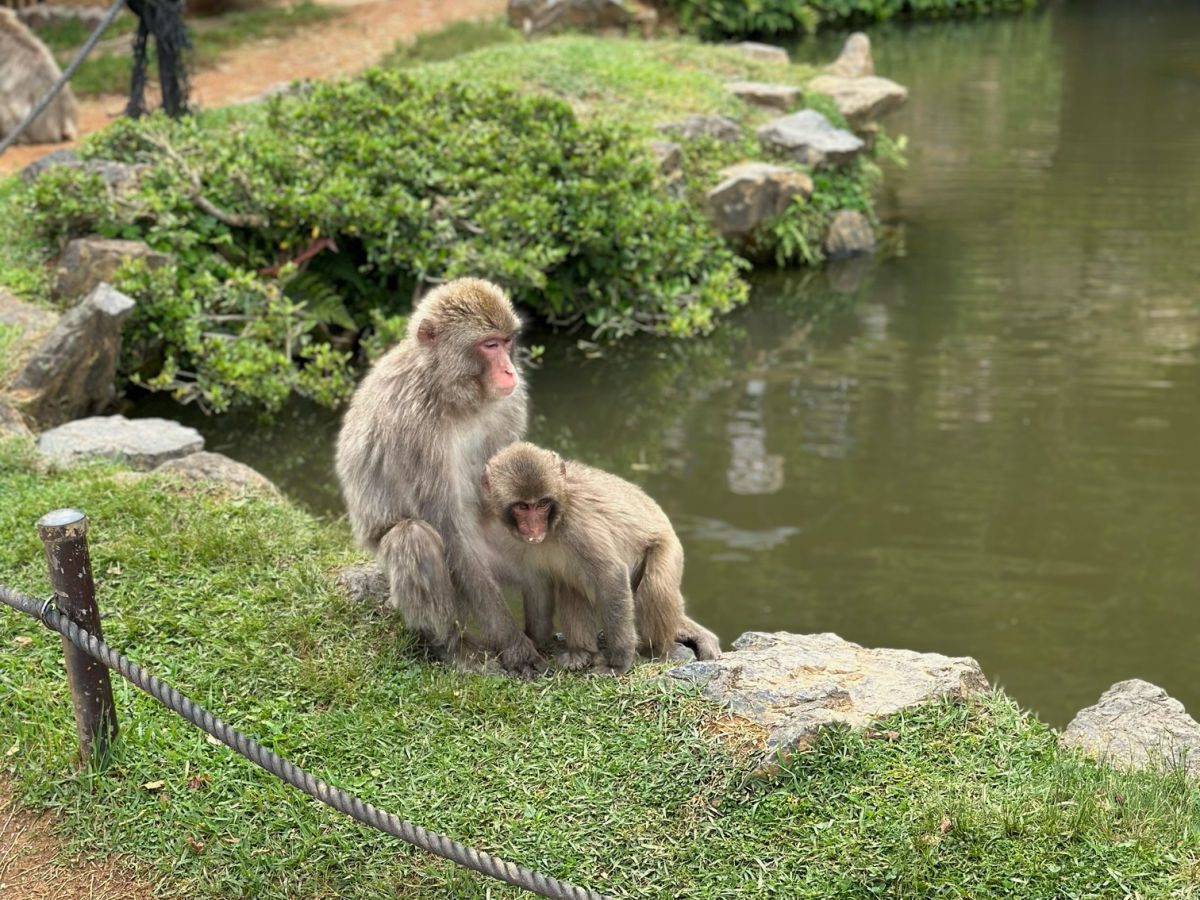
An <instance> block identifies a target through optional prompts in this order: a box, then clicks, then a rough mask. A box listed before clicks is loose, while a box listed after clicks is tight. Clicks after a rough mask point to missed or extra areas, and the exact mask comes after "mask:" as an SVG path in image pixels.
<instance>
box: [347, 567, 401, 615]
mask: <svg viewBox="0 0 1200 900" xmlns="http://www.w3.org/2000/svg"><path fill="white" fill-rule="evenodd" d="M337 584H338V587H340V588H341V589H342V591H344V592H345V594H346V596H347V597H349V598H350V599H351V600H352V601H353V602H355V603H369V604H371V605H372V606H379V607H383V606H384V605H385V604H386V603H387V600H388V596H389V594H390V593H391V591H390V589H389V588H388V580H387V576H386V575H384V574H383V570H382V569H380V568H379V564H378V563H374V562H368V563H355V564H354V565H351V566H346V568H344V569H342V570H341V571H340V572H338V574H337Z"/></svg>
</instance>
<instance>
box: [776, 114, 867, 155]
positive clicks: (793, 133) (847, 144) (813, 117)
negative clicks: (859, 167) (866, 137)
mask: <svg viewBox="0 0 1200 900" xmlns="http://www.w3.org/2000/svg"><path fill="white" fill-rule="evenodd" d="M758 139H759V141H760V142H761V143H762V145H763V147H765V148H766V149H768V150H771V151H774V152H776V153H781V154H783V155H785V156H788V157H790V158H792V159H794V160H795V161H796V162H798V163H801V164H802V165H806V166H822V165H842V164H845V163H848V162H850V161H852V160H853V159H854V158H855V157H856V156H858V154H859V153H861V152H862V150H863V147H865V146H866V145H865V144H864V143H863V141H862V139H861V138H859V137H857V136H855V135H854V134H852V133H851V132H849V131H846V129H844V128H836V127H834V125H833V123H832V122H830V121H829V120H828V119H827V118H825V117H824V116H823V115H821V114H820V113H819V112H817V111H816V110H815V109H802V110H800V112H797V113H792V114H791V115H790V116H783V117H781V118H778V119H774V120H772V121H770V122H768V123H767V124H765V125H762V126H760V127H759V129H758Z"/></svg>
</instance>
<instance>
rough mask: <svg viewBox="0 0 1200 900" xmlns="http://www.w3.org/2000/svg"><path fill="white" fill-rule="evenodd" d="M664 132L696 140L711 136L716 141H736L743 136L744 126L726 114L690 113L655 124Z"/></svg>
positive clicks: (688, 139)
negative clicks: (680, 117) (671, 120)
mask: <svg viewBox="0 0 1200 900" xmlns="http://www.w3.org/2000/svg"><path fill="white" fill-rule="evenodd" d="M655 127H656V128H657V129H658V130H659V131H661V132H663V133H664V134H669V135H672V136H673V137H677V138H681V139H682V140H685V141H694V140H698V139H700V138H710V139H712V140H715V141H736V140H739V139H740V138H741V136H742V126H741V125H739V124H738V123H737V122H735V121H733V119H730V118H727V117H726V116H708V115H700V114H695V115H690V116H685V117H684V118H682V119H679V120H677V121H674V122H661V123H659V124H658V125H656V126H655Z"/></svg>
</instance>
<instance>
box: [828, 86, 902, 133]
mask: <svg viewBox="0 0 1200 900" xmlns="http://www.w3.org/2000/svg"><path fill="white" fill-rule="evenodd" d="M808 89H809V90H810V91H815V92H816V93H818V94H826V95H827V96H829V97H830V98H832V100H833V103H834V105H835V106H836V107H837V110H838V112H840V113H841V114H842V115H843V116H845V117H846V121H847V122H849V123H850V124H851V125H853V126H854V127H856V128H858V127H861V126H863V125H866V124H868V123H870V122H874V121H875V120H876V119H878V118H879V117H880V116H882V115H884V114H886V113H889V112H891V111H892V110H893V109H895V108H896V107H898V106H900V105H901V104H902V103H904V101H905V100H907V99H908V88H906V87H904V86H903V85H899V84H896V82H894V81H892V80H891V79H888V78H877V77H875V76H868V77H865V78H843V77H841V76H840V75H818V76H817V77H816V78H814V79H813V80H812V81H810V82H809V83H808Z"/></svg>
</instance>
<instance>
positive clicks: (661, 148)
mask: <svg viewBox="0 0 1200 900" xmlns="http://www.w3.org/2000/svg"><path fill="white" fill-rule="evenodd" d="M650 153H651V154H652V155H653V156H654V159H655V160H656V161H657V162H658V172H659V174H660V175H663V176H666V177H668V178H669V177H671V176H672V175H677V174H679V173H680V172H681V171H683V148H682V147H680V146H679V145H678V144H677V143H675V142H674V141H651V142H650Z"/></svg>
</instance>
